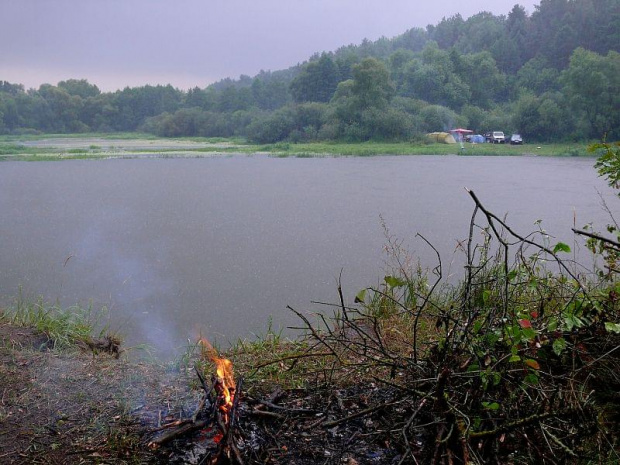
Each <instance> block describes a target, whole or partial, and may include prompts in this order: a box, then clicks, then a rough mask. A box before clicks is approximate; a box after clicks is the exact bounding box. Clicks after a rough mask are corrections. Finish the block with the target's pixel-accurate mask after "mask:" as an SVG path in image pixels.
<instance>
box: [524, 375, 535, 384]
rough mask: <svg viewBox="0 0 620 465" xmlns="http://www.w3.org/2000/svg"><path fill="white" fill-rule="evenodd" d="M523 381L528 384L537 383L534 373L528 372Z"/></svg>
mask: <svg viewBox="0 0 620 465" xmlns="http://www.w3.org/2000/svg"><path fill="white" fill-rule="evenodd" d="M524 381H525V382H526V383H528V384H538V376H536V375H535V374H534V373H530V374H528V375H527V376H526V377H525V379H524Z"/></svg>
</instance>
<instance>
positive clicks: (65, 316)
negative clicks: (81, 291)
mask: <svg viewBox="0 0 620 465" xmlns="http://www.w3.org/2000/svg"><path fill="white" fill-rule="evenodd" d="M105 313H106V311H105V308H104V309H102V310H100V311H93V308H92V306H91V305H89V306H88V307H82V306H79V305H74V306H70V307H66V308H63V307H61V306H60V305H59V304H50V303H47V302H45V301H44V300H43V299H42V298H38V299H36V300H28V299H27V298H25V297H24V296H23V294H22V292H21V290H20V292H19V295H18V297H17V298H16V300H15V303H14V304H13V305H12V306H10V307H8V308H6V309H3V310H2V311H1V312H0V322H7V323H10V324H13V325H17V326H26V327H30V328H34V329H36V330H37V331H40V332H42V333H44V334H45V335H47V337H48V338H49V339H50V341H51V343H52V345H53V347H54V348H56V349H67V348H70V347H73V346H75V345H76V344H78V343H80V342H85V341H90V340H92V338H93V337H100V336H102V335H104V334H106V333H107V332H108V328H107V326H101V320H102V318H103V316H104V314H105ZM98 328H99V329H98Z"/></svg>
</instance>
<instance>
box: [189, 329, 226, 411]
mask: <svg viewBox="0 0 620 465" xmlns="http://www.w3.org/2000/svg"><path fill="white" fill-rule="evenodd" d="M198 343H199V344H200V345H201V347H202V357H203V358H205V359H209V360H211V361H212V362H213V363H214V364H215V368H216V373H217V377H218V378H219V379H220V380H221V381H222V384H221V386H222V394H223V396H224V399H225V404H224V407H225V408H226V410H228V409H229V408H230V407H232V401H233V394H231V389H232V390H233V391H234V389H235V379H234V376H233V364H232V362H231V361H230V360H228V359H227V358H222V357H220V356H219V355H218V353H217V351H216V350H215V349H214V348H213V346H212V345H211V344H210V343H209V341H207V340H206V339H204V338H200V340H199V341H198Z"/></svg>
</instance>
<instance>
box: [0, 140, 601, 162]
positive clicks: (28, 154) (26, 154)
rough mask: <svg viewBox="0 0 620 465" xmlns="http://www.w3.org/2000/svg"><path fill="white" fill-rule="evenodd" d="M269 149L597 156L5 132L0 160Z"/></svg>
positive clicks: (548, 149)
mask: <svg viewBox="0 0 620 465" xmlns="http://www.w3.org/2000/svg"><path fill="white" fill-rule="evenodd" d="M255 153H263V154H269V155H272V156H276V157H299V158H309V157H318V156H358V157H364V156H380V155H464V156H591V155H589V154H588V152H587V144H585V143H555V144H525V145H516V146H513V145H509V144H506V145H504V144H465V145H464V148H461V146H460V145H459V144H452V145H448V144H426V143H421V142H415V143H409V142H398V143H388V142H385V143H381V142H361V143H343V142H313V143H289V142H279V143H276V144H267V145H256V144H249V143H247V142H246V141H244V140H242V139H239V138H232V139H223V138H209V139H207V138H197V137H192V138H174V139H173V138H171V139H162V138H157V137H155V136H152V135H148V134H133V133H117V134H62V135H23V136H0V160H28V161H36V160H62V159H97V158H140V157H166V158H168V157H202V156H213V155H229V154H255Z"/></svg>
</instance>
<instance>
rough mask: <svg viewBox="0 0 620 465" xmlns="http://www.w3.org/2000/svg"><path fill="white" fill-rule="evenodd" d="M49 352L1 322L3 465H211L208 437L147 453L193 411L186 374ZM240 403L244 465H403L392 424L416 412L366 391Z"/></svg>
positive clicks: (195, 396)
mask: <svg viewBox="0 0 620 465" xmlns="http://www.w3.org/2000/svg"><path fill="white" fill-rule="evenodd" d="M51 345H52V342H51V341H49V340H48V339H47V338H46V337H45V336H44V335H42V334H39V333H37V332H36V331H33V330H32V329H29V328H23V327H16V326H12V325H8V324H1V323H0V463H2V464H5V463H6V464H90V463H109V464H123V463H128V464H129V463H132V464H142V463H175V464H180V463H194V464H201V463H211V462H205V457H206V456H207V455H205V451H206V450H207V449H205V446H204V432H200V431H197V432H195V433H194V434H190V435H184V436H180V437H179V438H177V439H175V440H173V441H171V442H169V443H166V444H165V445H162V446H160V447H158V448H156V449H154V448H152V447H149V442H150V441H152V440H153V439H154V438H157V437H158V435H160V434H162V432H165V431H169V429H165V428H166V427H167V426H168V425H172V424H173V423H174V422H175V421H176V420H181V419H184V420H185V421H188V420H187V419H188V418H191V417H192V413H195V412H196V411H197V410H196V406H197V405H198V404H199V401H200V397H201V395H202V392H201V390H200V387H199V386H200V385H199V381H198V380H197V377H196V375H195V373H194V371H193V369H192V368H191V367H185V368H184V367H180V368H179V366H176V367H169V368H167V367H166V366H163V365H159V364H156V363H153V362H148V363H147V362H132V361H129V360H128V357H125V356H124V355H121V357H120V358H115V357H114V356H112V355H109V354H104V353H99V354H94V353H93V352H92V351H89V350H88V349H84V350H79V349H76V350H75V351H56V350H53V349H52V348H51ZM241 399H242V401H241V406H240V408H239V415H238V435H237V438H238V444H239V448H240V449H241V450H242V454H243V457H244V464H296V465H311V464H334V465H335V464H345V465H360V464H384V463H387V464H389V463H399V462H400V460H399V459H400V457H399V455H398V453H397V451H396V448H395V447H394V445H393V444H392V440H391V435H392V434H393V431H390V430H391V428H390V427H391V420H390V416H391V415H394V414H399V415H404V414H405V413H406V412H409V411H410V410H411V409H412V408H414V407H415V406H414V405H407V404H406V403H403V402H400V401H394V399H393V398H392V393H390V392H389V390H385V389H382V390H380V389H377V388H375V387H374V386H373V385H372V383H368V384H365V385H364V386H352V387H349V388H346V389H339V390H334V389H333V388H327V387H321V386H315V387H309V388H303V389H302V388H300V389H290V390H285V391H281V390H276V391H274V392H271V393H267V392H260V391H259V390H256V389H254V388H252V387H251V386H247V387H244V395H243V397H242V398H241ZM265 399H269V401H266V400H265ZM377 405H378V406H379V408H377V407H376V406H377ZM369 406H371V408H369ZM355 412H361V413H363V415H359V414H357V413H355ZM342 419H344V420H346V421H342ZM218 463H221V462H218ZM226 463H228V462H226ZM231 463H232V462H231ZM404 463H408V462H404Z"/></svg>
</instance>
